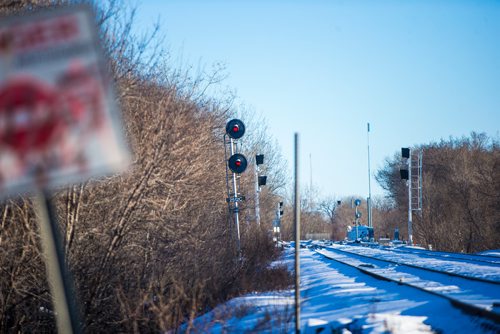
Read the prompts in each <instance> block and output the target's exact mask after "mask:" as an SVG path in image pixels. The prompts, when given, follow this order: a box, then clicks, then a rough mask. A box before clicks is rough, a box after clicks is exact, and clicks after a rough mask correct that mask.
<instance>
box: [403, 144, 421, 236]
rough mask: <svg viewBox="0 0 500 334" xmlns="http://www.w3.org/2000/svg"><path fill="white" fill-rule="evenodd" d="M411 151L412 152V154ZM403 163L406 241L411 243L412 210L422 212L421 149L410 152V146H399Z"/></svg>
mask: <svg viewBox="0 0 500 334" xmlns="http://www.w3.org/2000/svg"><path fill="white" fill-rule="evenodd" d="M412 153H413V154H412ZM401 157H402V159H403V165H402V166H401V169H400V171H399V172H400V175H401V179H403V180H406V185H407V186H408V243H409V244H410V245H413V221H412V220H413V219H412V218H413V217H412V212H413V211H417V212H419V213H420V214H422V158H423V152H422V150H415V152H411V149H410V148H407V147H402V148H401Z"/></svg>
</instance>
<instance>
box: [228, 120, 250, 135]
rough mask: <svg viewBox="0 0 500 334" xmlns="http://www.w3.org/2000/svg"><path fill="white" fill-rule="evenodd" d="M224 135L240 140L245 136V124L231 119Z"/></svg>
mask: <svg viewBox="0 0 500 334" xmlns="http://www.w3.org/2000/svg"><path fill="white" fill-rule="evenodd" d="M226 134H227V135H228V136H229V137H231V138H233V139H240V138H241V137H243V135H244V134H245V124H243V122H242V121H240V120H239V119H232V120H230V121H229V122H227V124H226Z"/></svg>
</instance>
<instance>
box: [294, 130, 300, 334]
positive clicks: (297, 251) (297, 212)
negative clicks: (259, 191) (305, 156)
mask: <svg viewBox="0 0 500 334" xmlns="http://www.w3.org/2000/svg"><path fill="white" fill-rule="evenodd" d="M294 206H295V214H294V218H295V219H294V220H295V333H300V192H299V134H298V133H295V204H294Z"/></svg>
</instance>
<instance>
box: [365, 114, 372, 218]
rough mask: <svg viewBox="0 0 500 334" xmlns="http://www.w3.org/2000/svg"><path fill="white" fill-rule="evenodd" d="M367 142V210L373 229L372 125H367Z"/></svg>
mask: <svg viewBox="0 0 500 334" xmlns="http://www.w3.org/2000/svg"><path fill="white" fill-rule="evenodd" d="M366 137H367V142H368V200H367V201H366V202H367V207H368V208H367V209H368V227H373V224H372V186H371V179H372V175H371V171H370V123H367V132H366Z"/></svg>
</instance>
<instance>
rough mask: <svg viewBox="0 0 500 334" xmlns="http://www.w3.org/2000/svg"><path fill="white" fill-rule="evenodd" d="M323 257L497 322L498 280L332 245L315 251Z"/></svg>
mask: <svg viewBox="0 0 500 334" xmlns="http://www.w3.org/2000/svg"><path fill="white" fill-rule="evenodd" d="M315 251H316V252H317V253H319V254H321V255H322V256H324V257H325V258H328V259H330V260H334V261H337V262H339V263H342V264H344V265H347V266H350V267H354V268H356V269H358V270H359V271H361V272H363V273H365V274H367V275H370V276H372V277H374V278H377V279H380V280H385V281H392V282H395V283H397V284H400V285H404V286H408V287H411V288H414V289H418V290H419V291H422V292H424V293H428V294H432V295H434V296H438V297H440V298H444V299H446V300H448V301H449V302H450V303H451V305H453V306H454V307H456V308H458V309H460V310H461V311H464V312H466V313H468V314H471V315H475V316H479V317H482V318H486V319H489V320H491V321H493V322H495V323H496V324H497V325H498V324H500V282H498V281H497V282H495V281H489V280H483V279H480V278H477V277H471V276H460V275H458V274H452V275H450V273H448V272H442V271H441V272H440V271H438V270H436V269H429V268H422V267H417V266H413V265H408V264H404V263H396V262H394V261H388V260H383V259H380V258H374V257H370V256H367V255H360V254H356V253H353V252H349V251H346V250H340V249H335V248H321V249H320V248H318V249H316V250H315Z"/></svg>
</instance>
